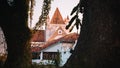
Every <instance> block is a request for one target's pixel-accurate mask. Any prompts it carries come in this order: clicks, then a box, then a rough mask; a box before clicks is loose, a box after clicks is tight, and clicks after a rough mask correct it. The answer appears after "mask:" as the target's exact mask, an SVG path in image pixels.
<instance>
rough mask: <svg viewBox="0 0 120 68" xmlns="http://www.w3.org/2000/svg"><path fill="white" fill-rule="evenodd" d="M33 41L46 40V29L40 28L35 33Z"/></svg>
mask: <svg viewBox="0 0 120 68" xmlns="http://www.w3.org/2000/svg"><path fill="white" fill-rule="evenodd" d="M31 42H45V31H44V30H38V31H36V33H35V34H34V35H33V37H32V39H31Z"/></svg>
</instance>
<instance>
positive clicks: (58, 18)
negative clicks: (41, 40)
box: [46, 8, 68, 40]
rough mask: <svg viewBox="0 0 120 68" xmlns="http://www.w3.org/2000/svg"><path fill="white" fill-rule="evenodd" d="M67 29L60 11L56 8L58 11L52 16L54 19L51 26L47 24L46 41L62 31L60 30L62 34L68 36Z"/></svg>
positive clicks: (50, 23)
mask: <svg viewBox="0 0 120 68" xmlns="http://www.w3.org/2000/svg"><path fill="white" fill-rule="evenodd" d="M65 27H66V22H65V21H64V20H63V17H62V15H61V13H60V11H59V9H58V8H56V10H55V12H54V14H53V16H52V19H51V20H50V21H49V24H47V29H46V39H47V40H48V39H50V38H53V34H55V32H56V31H57V30H58V29H61V30H58V31H60V32H61V33H64V32H65V33H64V34H67V33H68V31H67V30H66V29H65ZM58 33H59V32H58ZM58 35H59V34H58Z"/></svg>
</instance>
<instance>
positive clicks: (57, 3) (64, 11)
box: [32, 0, 79, 27]
mask: <svg viewBox="0 0 120 68" xmlns="http://www.w3.org/2000/svg"><path fill="white" fill-rule="evenodd" d="M78 2H79V0H53V1H52V3H51V10H50V13H49V16H50V19H51V18H52V16H53V14H54V11H55V9H56V8H57V7H58V8H59V11H60V13H61V15H62V17H63V19H64V18H66V17H67V16H69V17H70V18H71V17H72V16H70V13H71V11H72V9H73V8H74V6H76V5H77V4H78ZM42 3H43V0H36V5H35V7H34V14H33V21H32V27H33V26H34V25H35V23H36V22H37V21H38V20H39V16H40V14H41V10H42Z"/></svg>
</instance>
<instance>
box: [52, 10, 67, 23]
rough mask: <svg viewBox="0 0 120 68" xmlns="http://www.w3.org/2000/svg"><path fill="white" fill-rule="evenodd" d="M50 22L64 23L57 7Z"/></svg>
mask: <svg viewBox="0 0 120 68" xmlns="http://www.w3.org/2000/svg"><path fill="white" fill-rule="evenodd" d="M50 24H65V23H64V21H63V18H62V16H61V13H60V11H59V9H58V8H56V10H55V12H54V15H53V17H52V19H51V22H50Z"/></svg>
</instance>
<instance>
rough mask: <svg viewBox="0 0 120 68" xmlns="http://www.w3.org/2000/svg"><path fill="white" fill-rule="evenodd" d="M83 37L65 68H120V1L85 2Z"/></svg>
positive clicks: (80, 38) (81, 33)
mask: <svg viewBox="0 0 120 68" xmlns="http://www.w3.org/2000/svg"><path fill="white" fill-rule="evenodd" d="M84 5H85V6H84V14H83V23H82V26H81V32H80V36H79V38H78V42H77V45H76V48H75V51H74V52H73V54H72V56H71V57H70V58H69V60H68V62H67V63H66V64H65V66H64V67H63V68H115V67H116V66H118V68H119V67H120V19H119V18H120V14H119V12H120V7H119V6H120V1H119V0H84Z"/></svg>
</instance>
